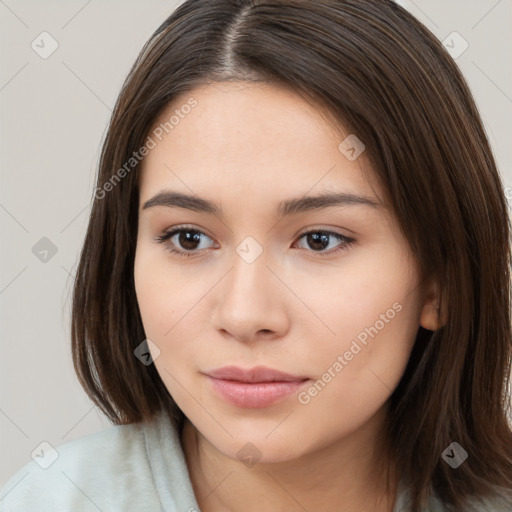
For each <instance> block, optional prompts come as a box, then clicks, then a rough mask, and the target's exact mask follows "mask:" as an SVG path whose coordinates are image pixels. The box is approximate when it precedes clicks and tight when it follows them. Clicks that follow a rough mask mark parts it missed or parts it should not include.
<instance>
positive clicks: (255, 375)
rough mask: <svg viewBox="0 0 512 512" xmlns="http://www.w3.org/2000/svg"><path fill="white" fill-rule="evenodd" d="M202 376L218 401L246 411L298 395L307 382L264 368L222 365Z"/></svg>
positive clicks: (302, 377) (302, 378) (304, 378)
mask: <svg viewBox="0 0 512 512" xmlns="http://www.w3.org/2000/svg"><path fill="white" fill-rule="evenodd" d="M204 374H205V376H206V377H207V378H208V380H209V381H210V383H211V385H212V388H213V389H214V390H215V391H216V392H217V394H219V395H220V397H221V398H223V399H224V400H226V401H228V402H230V403H231V404H233V405H235V406H237V407H247V408H262V407H267V406H269V405H272V404H274V403H276V402H278V401H280V400H283V399H284V398H286V397H288V396H290V395H291V394H293V393H294V392H298V391H299V390H300V389H301V388H302V387H304V386H305V385H306V383H307V382H309V380H310V379H309V378H308V377H306V376H298V375H292V374H289V373H285V372H282V371H280V370H275V369H272V368H267V367H264V366H257V367H254V368H249V369H243V368H239V367H236V366H224V367H222V368H217V369H213V370H209V371H207V372H204Z"/></svg>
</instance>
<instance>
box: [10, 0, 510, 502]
mask: <svg viewBox="0 0 512 512" xmlns="http://www.w3.org/2000/svg"><path fill="white" fill-rule="evenodd" d="M94 196H95V197H94V204H93V209H92V213H91V217H90V222H89V228H88V231H87V235H86V240H85V244H84V247H83V251H82V254H81V259H80V265H79V268H78V272H77V278H76V284H75V290H74V304H73V315H72V343H73V355H74V362H75V368H76V371H77V374H78V377H79V379H80V382H81V383H82V385H83V386H84V388H85V390H86V391H87V393H88V394H89V396H90V397H91V398H92V399H93V400H94V402H95V403H96V404H97V405H98V407H99V408H100V409H101V410H102V411H103V412H104V413H105V414H106V415H107V416H108V418H110V420H111V421H112V422H113V423H114V424H115V426H113V427H112V428H110V429H107V430H106V431H104V432H100V433H98V434H95V435H91V436H87V437H85V438H83V439H80V440H77V441H73V442H70V443H67V444H65V445H63V446H60V447H57V452H58V457H57V458H55V457H54V458H55V459H56V460H55V461H52V463H48V464H46V466H47V468H46V469H44V470H43V469H41V468H40V467H37V465H36V464H35V463H31V464H30V465H27V466H25V467H24V468H22V469H21V470H20V471H19V472H18V473H17V474H16V475H14V476H13V477H12V479H11V480H10V482H9V483H8V484H7V485H6V486H5V487H4V489H3V490H2V495H1V500H0V510H2V512H7V511H21V510H23V511H26V510H38V511H39V510H52V511H64V510H66V511H67V510H73V511H78V510H80V511H82V510H103V511H142V510H144V511H146V510H147V511H161V510H164V511H166V512H171V511H183V512H185V511H188V512H193V511H199V510H200V511H202V512H220V511H228V510H231V511H237V512H255V511H261V510H271V511H287V512H290V511H310V512H312V511H315V512H323V511H332V510H336V511H343V512H354V511H362V510H364V511H367V510H372V511H377V512H399V511H403V512H405V511H420V510H423V511H448V510H450V511H464V512H467V511H510V510H512V483H511V482H512V433H511V427H510V418H509V417H508V416H507V414H508V413H509V412H510V387H509V383H510V370H511V354H512V352H511V351H512V342H511V320H510V275H509V268H510V267H509V265H510V226H509V220H508V216H507V207H506V202H505V198H504V194H503V190H502V183H501V181H500V177H499V175H498V172H497V169H496V165H495V162H494V160H493V156H492V152H491V149H490V147H489V144H488V141H487V138H486V135H485V133H484V130H483V128H482V122H481V120H480V117H479V114H478V112H477V109H476V107H475V103H474V101H473V98H472V96H471V93H470V91H469V90H468V87H467V85H466V82H465V81H464V79H463V77H462V76H461V74H460V72H459V70H458V68H457V66H456V65H455V64H454V62H453V61H452V59H451V57H450V56H449V55H448V54H447V53H446V52H445V51H444V49H443V47H442V45H441V44H440V43H439V42H438V41H437V39H436V38H435V37H434V36H433V35H432V34H431V33H430V32H429V31H428V30H426V28H425V27H423V26H422V25H421V24H420V23H419V22H418V21H417V20H415V19H414V18H413V17H412V16H411V15H410V14H408V13H407V12H406V11H405V10H404V9H402V8H401V7H399V6H397V5H396V4H395V3H393V2H391V1H389V0H379V1H376V0H317V1H314V2H312V1H306V0H262V1H256V0H238V1H234V0H208V1H203V0H188V1H186V2H184V3H183V4H182V5H181V6H180V7H179V8H178V9H177V10H176V11H175V12H174V13H173V14H172V15H171V16H170V17H169V18H168V19H167V20H166V21H165V22H164V23H163V24H162V25H161V27H160V28H159V29H158V30H157V31H156V32H155V34H154V35H153V36H152V37H151V39H150V40H149V41H148V43H147V44H146V45H145V47H144V48H143V50H142V52H141V54H140V56H139V58H138V59H137V61H136V63H135V65H134V67H133V69H132V70H131V72H130V74H129V76H128V78H127V80H126V82H125V84H124V86H123V89H122V91H121V94H120V96H119V99H118V101H117V104H116V107H115V110H114V113H113V116H112V120H111V123H110V126H109V130H108V134H107V137H106V140H105V143H104V147H103V151H102V156H101V162H100V169H99V176H98V184H97V188H96V190H95V193H94Z"/></svg>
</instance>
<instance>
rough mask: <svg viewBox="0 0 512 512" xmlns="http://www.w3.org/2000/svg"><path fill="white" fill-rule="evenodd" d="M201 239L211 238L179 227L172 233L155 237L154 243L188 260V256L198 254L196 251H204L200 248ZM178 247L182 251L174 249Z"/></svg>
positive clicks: (196, 231) (189, 228) (194, 230)
mask: <svg viewBox="0 0 512 512" xmlns="http://www.w3.org/2000/svg"><path fill="white" fill-rule="evenodd" d="M202 237H204V238H208V239H209V240H211V238H210V237H208V236H207V235H205V234H204V233H203V232H202V231H198V230H197V229H194V228H192V227H188V226H181V227H179V228H176V229H173V230H172V231H167V232H165V233H162V234H161V235H159V236H157V237H156V241H157V242H158V243H161V244H163V245H164V246H165V248H166V249H167V250H168V251H169V252H171V253H173V254H177V255H178V256H185V257H188V258H189V257H190V256H194V254H195V253H196V252H198V249H204V247H200V245H201V238H202ZM179 246H181V247H182V248H183V249H184V250H180V249H177V248H176V247H179Z"/></svg>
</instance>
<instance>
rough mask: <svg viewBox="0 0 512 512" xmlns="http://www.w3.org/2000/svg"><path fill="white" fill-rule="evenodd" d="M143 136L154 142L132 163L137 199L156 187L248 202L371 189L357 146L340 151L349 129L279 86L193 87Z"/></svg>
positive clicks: (374, 188) (367, 192)
mask: <svg viewBox="0 0 512 512" xmlns="http://www.w3.org/2000/svg"><path fill="white" fill-rule="evenodd" d="M188 105H194V107H192V108H190V107H189V106H188ZM155 134H156V135H155ZM149 135H150V136H151V137H152V138H153V139H154V142H155V146H154V147H153V149H151V150H150V151H149V154H148V155H147V156H146V157H145V158H144V160H143V163H142V166H141V169H140V171H141V174H140V176H139V179H140V187H141V195H142V196H143V197H141V199H144V198H147V197H148V196H149V195H151V194H156V193H157V192H159V191H160V190H162V189H164V188H174V189H176V188H177V189H179V190H182V191H187V192H188V193H191V192H192V193H197V194H200V195H202V196H204V195H209V196H212V195H215V196H216V197H220V198H222V197H228V196H230V195H235V196H237V197H238V198H240V197H244V198H245V200H246V201H248V202H251V201H252V200H256V199H258V200H259V201H260V202H261V201H264V202H268V201H269V200H273V198H274V199H276V200H277V199H278V198H283V197H286V196H295V195H297V194H305V193H307V192H308V191H311V192H323V191H339V190H343V191H344V192H348V193H359V194H364V195H366V196H368V195H372V196H375V194H376V192H378V187H377V184H376V183H375V181H374V179H373V175H372V173H371V170H370V168H369V165H368V162H367V160H366V158H365V155H364V152H363V153H362V154H361V155H360V156H359V157H358V158H356V159H355V160H352V159H350V158H347V153H346V151H345V150H346V143H344V141H345V140H346V138H347V137H349V139H348V140H349V142H350V141H351V140H352V139H351V137H353V135H351V134H350V133H349V132H348V131H346V130H345V129H344V128H343V126H341V125H338V126H333V125H332V124H331V123H329V122H328V121H327V120H326V118H325V117H324V116H323V115H322V111H321V109H320V107H315V106H314V105H312V104H310V103H309V102H307V101H305V100H304V99H303V98H302V97H300V96H299V95H298V94H296V93H294V92H293V91H291V90H289V89H286V88H284V87H280V86H275V85H270V84H263V83H257V84H253V83H245V82H235V83H214V84H210V85H206V86H201V87H198V88H197V89H194V90H192V91H190V92H189V93H184V94H182V95H180V96H178V97H177V98H175V99H174V100H173V102H172V103H171V104H169V105H168V106H167V107H166V108H165V110H164V111H163V112H162V113H161V114H160V116H159V117H158V119H157V120H156V121H155V123H154V125H153V127H152V129H151V130H150V133H149ZM340 144H341V147H340ZM357 149H358V148H357Z"/></svg>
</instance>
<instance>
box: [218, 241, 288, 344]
mask: <svg viewBox="0 0 512 512" xmlns="http://www.w3.org/2000/svg"><path fill="white" fill-rule="evenodd" d="M251 244H252V245H251ZM260 247H261V246H260ZM256 249H257V247H256V245H255V244H254V241H250V240H248V241H246V243H241V244H239V246H238V247H237V248H236V253H235V254H234V255H233V260H232V266H231V271H230V272H229V273H228V274H227V275H226V277H225V279H224V280H223V283H222V286H221V288H220V290H219V292H220V293H219V294H218V296H217V304H216V307H215V310H214V313H213V318H212V321H213V323H214V326H215V327H216V328H217V329H221V330H224V331H227V332H229V333H230V334H231V335H232V336H234V337H236V338H238V339H246V340H249V339H251V338H253V337H254V336H255V335H256V333H257V332H258V331H260V330H265V331H274V332H281V331H282V330H283V329H284V327H285V324H286V315H285V311H284V308H283V305H282V304H281V305H280V304H279V301H280V297H281V295H280V294H279V292H278V289H279V283H278V280H277V279H276V277H275V276H274V275H273V273H272V272H271V271H270V269H269V268H268V267H267V265H268V264H271V263H270V262H269V258H268V255H267V253H266V251H263V247H261V251H260V253H259V254H257V253H256V252H255V251H256ZM273 281H275V282H273Z"/></svg>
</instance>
